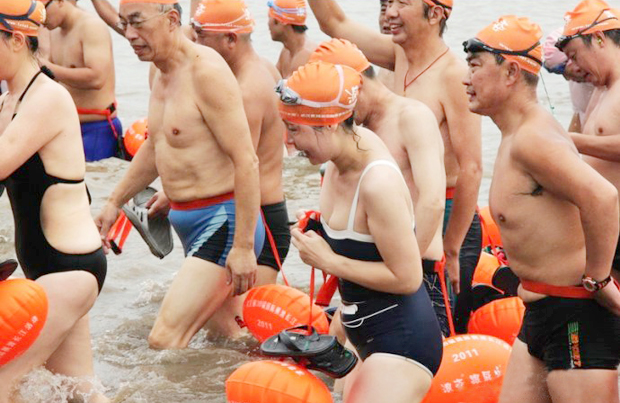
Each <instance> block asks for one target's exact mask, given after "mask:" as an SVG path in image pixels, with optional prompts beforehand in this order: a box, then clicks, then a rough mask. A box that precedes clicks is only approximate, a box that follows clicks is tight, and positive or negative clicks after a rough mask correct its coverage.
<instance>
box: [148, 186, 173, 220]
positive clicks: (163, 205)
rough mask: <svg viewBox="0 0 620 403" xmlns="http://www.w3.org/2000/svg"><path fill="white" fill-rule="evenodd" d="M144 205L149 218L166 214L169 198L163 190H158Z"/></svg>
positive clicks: (168, 207)
mask: <svg viewBox="0 0 620 403" xmlns="http://www.w3.org/2000/svg"><path fill="white" fill-rule="evenodd" d="M145 206H146V208H147V209H148V210H149V217H151V218H153V217H160V216H167V215H168V212H169V211H170V200H168V197H166V194H165V193H164V191H163V190H160V191H159V192H157V193H155V194H154V195H153V197H151V198H150V200H149V201H147V202H146V205H145Z"/></svg>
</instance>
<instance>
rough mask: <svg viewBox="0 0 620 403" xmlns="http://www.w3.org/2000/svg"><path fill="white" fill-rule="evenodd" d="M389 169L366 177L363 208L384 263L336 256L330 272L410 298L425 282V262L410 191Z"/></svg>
mask: <svg viewBox="0 0 620 403" xmlns="http://www.w3.org/2000/svg"><path fill="white" fill-rule="evenodd" d="M400 181H401V179H400V178H399V177H398V176H397V175H395V172H394V170H393V169H392V168H390V167H375V168H373V169H372V170H371V171H370V172H368V173H367V174H366V176H364V180H363V182H362V186H361V189H360V204H363V205H364V207H365V210H366V214H367V217H368V228H369V230H370V233H371V234H372V236H373V238H374V240H375V244H376V245H377V248H378V249H379V252H380V253H381V257H382V258H383V262H364V261H360V260H353V259H349V258H346V257H343V256H340V255H335V254H334V255H335V256H334V258H333V259H330V261H331V263H330V264H328V265H329V267H328V270H327V271H328V272H329V273H331V274H334V275H335V276H337V277H341V278H344V279H347V280H349V281H352V282H354V283H356V284H359V285H361V286H364V287H367V288H370V289H372V290H376V291H382V292H389V293H394V294H410V293H413V292H415V291H416V290H417V288H418V286H419V285H420V283H421V279H422V260H421V257H420V252H419V250H418V247H417V242H416V238H415V234H414V232H413V225H412V224H413V222H412V221H413V217H412V215H411V213H410V206H409V205H408V200H409V198H408V197H407V193H408V190H407V189H406V187H404V185H403V184H402V183H399V182H400Z"/></svg>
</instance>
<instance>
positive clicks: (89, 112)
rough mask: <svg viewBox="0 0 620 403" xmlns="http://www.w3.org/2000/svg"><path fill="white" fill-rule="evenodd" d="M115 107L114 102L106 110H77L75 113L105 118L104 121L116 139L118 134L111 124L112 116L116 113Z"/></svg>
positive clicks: (112, 123)
mask: <svg viewBox="0 0 620 403" xmlns="http://www.w3.org/2000/svg"><path fill="white" fill-rule="evenodd" d="M116 105H117V104H116V101H114V102H112V104H110V106H108V107H107V108H106V109H88V108H77V112H78V115H99V116H105V117H106V120H107V121H108V124H109V125H110V129H112V133H114V138H116V139H118V136H119V133H118V132H117V131H116V127H115V126H114V122H112V114H113V113H114V112H115V111H116Z"/></svg>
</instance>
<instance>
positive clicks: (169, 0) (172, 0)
mask: <svg viewBox="0 0 620 403" xmlns="http://www.w3.org/2000/svg"><path fill="white" fill-rule="evenodd" d="M50 1H51V0H50ZM179 1H180V0H121V2H120V5H121V6H122V5H123V4H127V3H151V4H177V3H178V2H179Z"/></svg>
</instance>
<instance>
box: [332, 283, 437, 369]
mask: <svg viewBox="0 0 620 403" xmlns="http://www.w3.org/2000/svg"><path fill="white" fill-rule="evenodd" d="M340 317H341V320H342V325H343V327H344V329H345V332H346V334H347V337H348V338H349V340H350V341H351V343H353V345H354V346H355V349H356V350H357V352H358V353H359V355H360V357H361V358H362V360H365V359H366V358H368V357H369V356H370V355H371V354H387V355H391V356H398V357H400V358H404V359H406V360H407V361H410V362H413V363H415V364H417V365H418V366H420V367H421V368H422V369H424V370H425V371H426V372H428V373H429V374H430V375H431V376H434V375H435V374H436V373H437V371H438V370H439V364H441V358H442V356H443V342H442V339H441V330H440V329H439V323H438V322H437V318H436V317H435V313H434V311H433V309H432V307H431V304H430V299H429V297H428V294H427V292H426V289H425V288H424V287H420V288H419V289H418V291H416V292H415V293H413V294H410V295H394V294H384V297H382V298H371V299H368V300H366V301H359V302H346V301H344V300H343V301H342V306H341V309H340Z"/></svg>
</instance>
